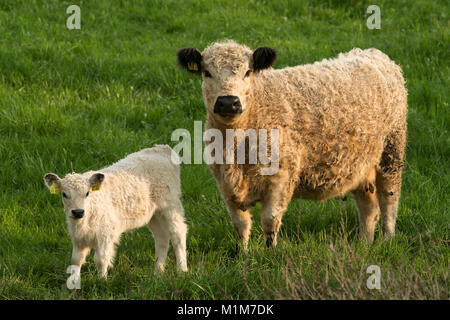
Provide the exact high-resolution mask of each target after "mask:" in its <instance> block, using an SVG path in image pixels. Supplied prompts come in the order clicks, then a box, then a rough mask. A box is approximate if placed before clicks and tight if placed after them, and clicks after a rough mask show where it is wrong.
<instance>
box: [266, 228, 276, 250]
mask: <svg viewBox="0 0 450 320" xmlns="http://www.w3.org/2000/svg"><path fill="white" fill-rule="evenodd" d="M275 245H276V242H275V233H273V232H270V233H267V234H266V246H267V248H271V247H275Z"/></svg>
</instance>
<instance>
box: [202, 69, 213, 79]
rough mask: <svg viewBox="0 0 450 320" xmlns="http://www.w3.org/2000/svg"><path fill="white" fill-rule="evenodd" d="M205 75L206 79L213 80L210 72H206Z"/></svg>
mask: <svg viewBox="0 0 450 320" xmlns="http://www.w3.org/2000/svg"><path fill="white" fill-rule="evenodd" d="M203 73H204V74H205V77H207V78H212V75H211V73H209V71H208V70H205V71H204V72H203Z"/></svg>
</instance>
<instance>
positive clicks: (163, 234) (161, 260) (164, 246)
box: [148, 212, 170, 272]
mask: <svg viewBox="0 0 450 320" xmlns="http://www.w3.org/2000/svg"><path fill="white" fill-rule="evenodd" d="M148 227H149V228H150V230H151V231H152V233H153V237H154V238H155V256H156V265H155V269H156V270H157V271H160V272H164V265H165V263H166V258H167V252H168V251H169V239H170V234H169V230H168V229H167V222H166V221H165V219H164V217H163V216H162V215H161V214H160V213H159V212H156V213H155V214H154V215H153V217H152V219H151V220H150V223H149V224H148Z"/></svg>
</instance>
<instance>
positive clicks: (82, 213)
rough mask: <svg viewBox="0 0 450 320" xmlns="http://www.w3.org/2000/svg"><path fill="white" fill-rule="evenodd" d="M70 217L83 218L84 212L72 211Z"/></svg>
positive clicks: (79, 210)
mask: <svg viewBox="0 0 450 320" xmlns="http://www.w3.org/2000/svg"><path fill="white" fill-rule="evenodd" d="M72 215H73V217H74V218H75V219H80V218H83V216H84V210H83V209H75V210H72Z"/></svg>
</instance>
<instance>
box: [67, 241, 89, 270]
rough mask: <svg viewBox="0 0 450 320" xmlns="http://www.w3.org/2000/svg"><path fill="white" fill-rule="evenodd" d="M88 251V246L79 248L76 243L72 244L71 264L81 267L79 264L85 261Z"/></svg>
mask: <svg viewBox="0 0 450 320" xmlns="http://www.w3.org/2000/svg"><path fill="white" fill-rule="evenodd" d="M90 251H91V249H90V248H88V247H83V248H80V247H78V246H77V245H74V246H73V248H72V259H71V264H72V265H75V266H78V267H80V268H81V266H82V265H83V264H84V263H85V262H86V257H87V255H88V254H89V252H90Z"/></svg>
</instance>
